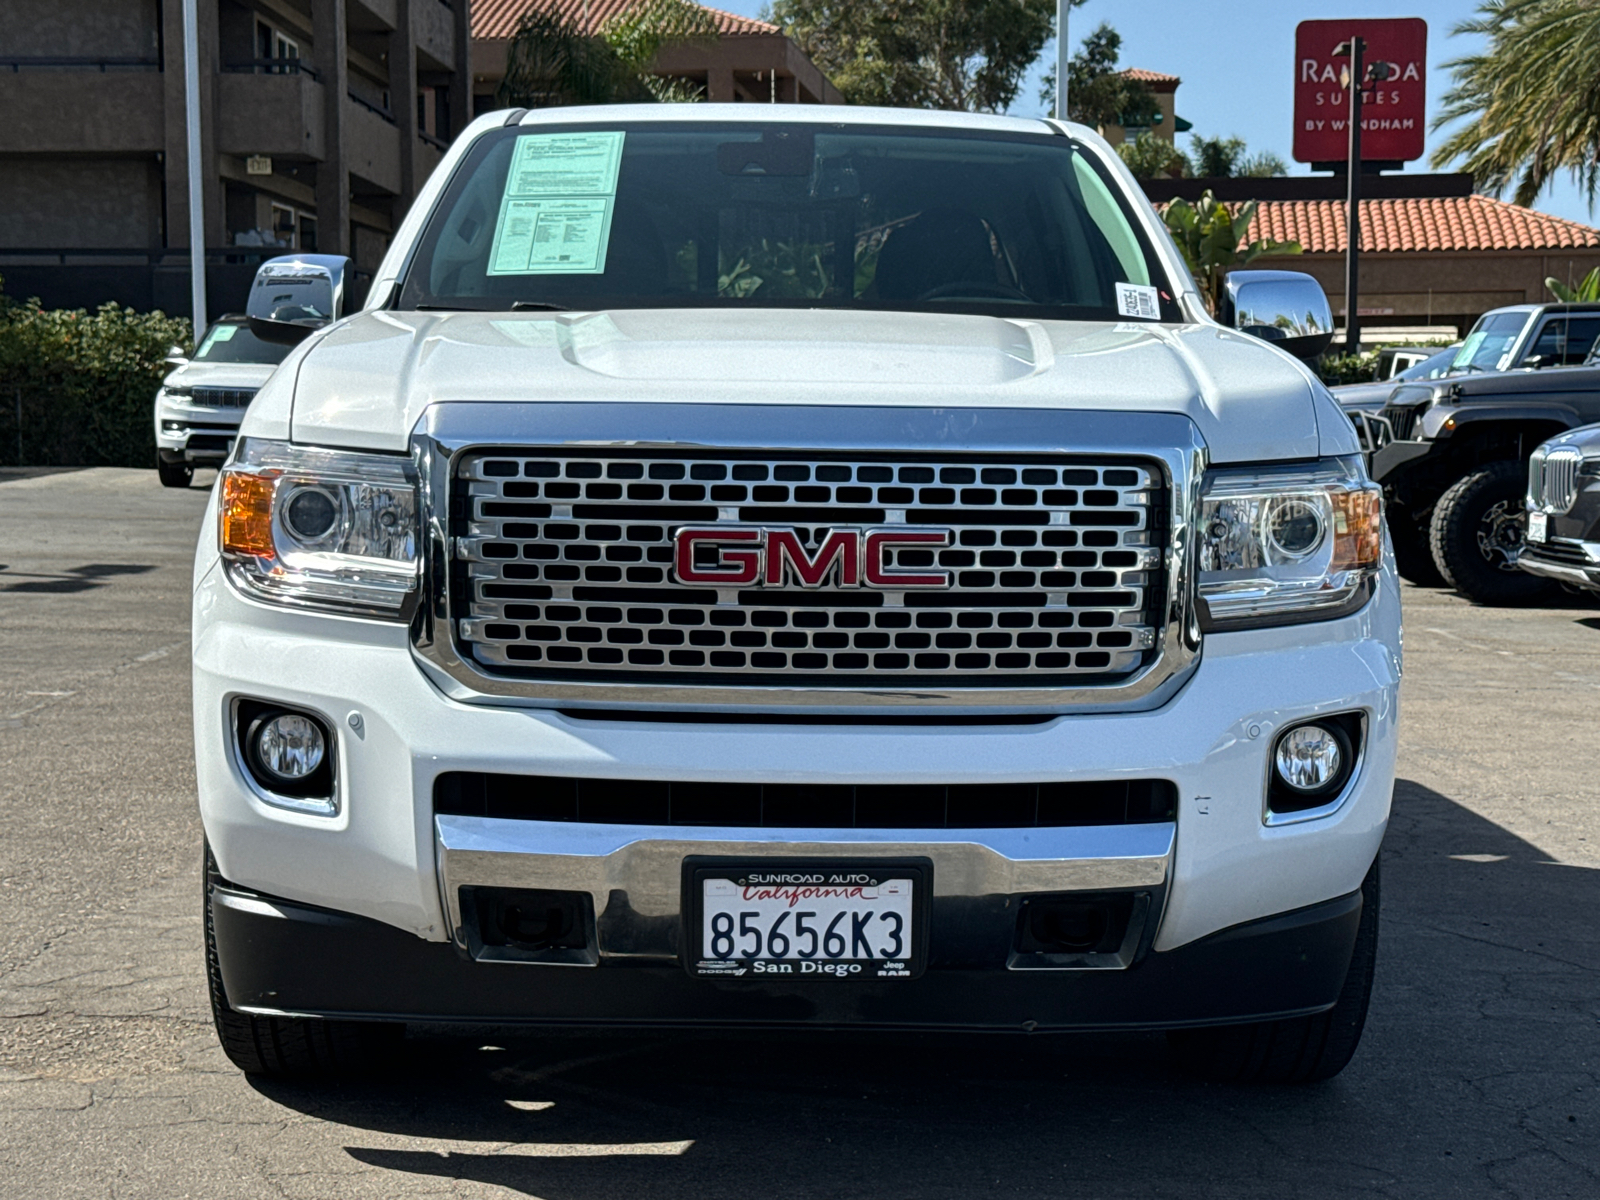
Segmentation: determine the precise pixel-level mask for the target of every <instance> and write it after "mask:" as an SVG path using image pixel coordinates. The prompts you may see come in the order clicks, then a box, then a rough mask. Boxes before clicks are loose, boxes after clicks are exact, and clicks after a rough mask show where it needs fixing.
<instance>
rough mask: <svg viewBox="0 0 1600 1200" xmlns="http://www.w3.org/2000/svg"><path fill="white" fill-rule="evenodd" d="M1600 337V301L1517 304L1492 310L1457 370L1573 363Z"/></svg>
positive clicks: (1459, 357) (1460, 354)
mask: <svg viewBox="0 0 1600 1200" xmlns="http://www.w3.org/2000/svg"><path fill="white" fill-rule="evenodd" d="M1597 337H1600V303H1572V304H1512V305H1509V306H1507V307H1505V308H1496V309H1491V310H1490V311H1489V312H1486V313H1484V314H1483V316H1481V317H1479V318H1478V320H1477V321H1476V322H1475V323H1474V324H1473V326H1472V328H1471V330H1469V331H1468V333H1467V336H1466V338H1465V340H1464V341H1463V342H1462V345H1461V349H1460V350H1459V351H1457V353H1456V358H1455V361H1454V362H1453V363H1451V366H1450V369H1451V372H1452V373H1453V374H1468V373H1475V372H1480V371H1514V370H1517V369H1519V368H1524V367H1525V368H1530V369H1536V368H1540V367H1571V366H1577V365H1578V364H1579V363H1582V362H1583V361H1584V360H1585V359H1587V358H1588V356H1589V351H1590V349H1592V348H1593V346H1594V343H1595V339H1596V338H1597Z"/></svg>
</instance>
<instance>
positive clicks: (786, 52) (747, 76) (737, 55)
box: [472, 0, 844, 112]
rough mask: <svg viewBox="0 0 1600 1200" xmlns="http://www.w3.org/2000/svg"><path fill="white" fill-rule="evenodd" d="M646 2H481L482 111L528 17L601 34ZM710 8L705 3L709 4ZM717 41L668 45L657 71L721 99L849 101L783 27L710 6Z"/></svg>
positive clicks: (491, 102)
mask: <svg viewBox="0 0 1600 1200" xmlns="http://www.w3.org/2000/svg"><path fill="white" fill-rule="evenodd" d="M637 3H638V0H474V3H473V6H472V90H473V102H474V111H476V112H486V111H488V110H489V109H492V108H495V107H497V106H498V105H497V101H496V100H495V90H496V88H498V87H499V85H500V81H501V80H502V79H504V78H505V73H506V50H507V47H508V46H509V45H510V43H511V38H512V36H513V35H514V34H515V33H516V31H517V25H518V24H519V23H520V22H521V20H522V17H523V14H525V13H527V12H529V11H531V10H534V9H538V10H542V11H545V12H549V13H552V14H555V15H557V16H559V17H561V18H562V19H564V20H565V21H567V22H568V23H570V24H571V25H572V26H573V27H574V28H576V29H579V30H583V31H585V32H588V33H597V32H599V31H600V30H602V29H604V28H605V25H606V23H607V22H608V21H611V20H612V19H614V18H615V17H617V16H618V15H619V14H621V13H624V12H626V11H627V10H628V9H630V8H632V7H633V6H634V5H635V4H637ZM702 7H705V6H702ZM706 12H707V14H708V15H709V16H710V18H711V24H712V25H713V27H714V28H715V29H716V37H715V38H707V39H703V40H696V41H692V42H685V43H680V44H678V45H672V46H668V47H667V48H665V49H664V50H663V51H662V52H661V55H660V57H659V58H658V59H657V60H656V63H655V73H656V74H658V75H664V76H670V77H673V78H676V79H687V80H691V81H693V82H695V83H698V84H700V85H701V86H702V87H703V88H704V89H705V98H706V99H707V100H710V101H712V102H714V103H732V102H737V101H748V102H751V103H777V104H843V103H844V97H843V96H841V95H840V94H839V90H838V89H837V88H836V87H834V86H833V84H832V83H831V82H829V80H828V77H827V76H826V75H824V74H823V73H822V71H821V69H820V68H819V67H818V66H817V65H816V64H815V63H814V62H812V61H811V60H810V59H809V58H807V57H806V55H805V53H804V52H803V51H802V50H801V49H800V47H799V46H797V45H795V43H794V42H792V41H791V40H790V39H788V38H787V37H785V36H784V35H783V33H782V32H781V31H780V30H779V29H778V27H777V26H776V25H773V24H771V23H770V22H767V21H757V20H755V19H753V18H751V17H741V16H737V15H735V14H734V13H727V12H723V11H721V10H720V9H716V8H706Z"/></svg>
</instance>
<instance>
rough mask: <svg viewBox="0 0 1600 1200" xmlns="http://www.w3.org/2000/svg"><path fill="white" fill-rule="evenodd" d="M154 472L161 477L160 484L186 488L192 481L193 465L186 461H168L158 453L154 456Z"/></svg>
mask: <svg viewBox="0 0 1600 1200" xmlns="http://www.w3.org/2000/svg"><path fill="white" fill-rule="evenodd" d="M156 474H157V475H159V476H160V477H161V486H162V487H169V488H186V487H188V486H189V485H190V484H191V483H193V482H194V467H193V466H192V465H190V464H189V463H186V462H168V461H167V460H166V459H164V458H162V457H161V456H160V455H159V454H158V455H157V456H156Z"/></svg>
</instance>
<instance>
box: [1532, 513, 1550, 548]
mask: <svg viewBox="0 0 1600 1200" xmlns="http://www.w3.org/2000/svg"><path fill="white" fill-rule="evenodd" d="M1549 536H1550V514H1549V513H1542V512H1531V513H1529V514H1528V540H1529V541H1530V542H1542V541H1544V540H1545V539H1546V538H1547V537H1549Z"/></svg>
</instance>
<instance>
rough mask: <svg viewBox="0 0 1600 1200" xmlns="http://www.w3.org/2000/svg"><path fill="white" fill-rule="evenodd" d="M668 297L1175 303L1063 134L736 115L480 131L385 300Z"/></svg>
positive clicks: (560, 302)
mask: <svg viewBox="0 0 1600 1200" xmlns="http://www.w3.org/2000/svg"><path fill="white" fill-rule="evenodd" d="M674 305H675V306H691V307H713V306H716V307H737V308H754V307H827V308H858V309H895V310H910V311H929V312H950V311H955V312H981V313H994V314H998V315H1004V316H1052V317H1082V318H1098V319H1108V320H1119V319H1128V318H1142V319H1146V320H1167V321H1177V320H1180V319H1181V318H1180V316H1179V312H1178V308H1177V306H1176V304H1175V303H1174V301H1173V297H1172V295H1171V292H1170V284H1168V283H1167V281H1166V280H1165V278H1164V277H1163V276H1162V275H1161V273H1160V268H1159V266H1158V263H1157V260H1156V259H1155V257H1154V255H1153V253H1152V251H1151V249H1150V246H1149V245H1148V244H1147V242H1146V240H1145V238H1144V237H1143V234H1142V232H1141V231H1140V230H1139V228H1138V227H1137V226H1136V225H1135V224H1134V222H1133V219H1132V216H1131V213H1130V212H1129V210H1128V207H1127V204H1126V201H1125V199H1124V198H1123V197H1122V196H1121V194H1120V192H1119V190H1118V187H1117V185H1116V184H1115V183H1114V182H1113V181H1112V180H1111V178H1110V177H1109V176H1107V175H1105V174H1103V173H1102V170H1101V169H1100V167H1099V166H1098V165H1096V163H1095V162H1094V160H1093V158H1092V157H1091V156H1090V155H1089V154H1088V153H1086V152H1085V151H1084V150H1082V149H1081V148H1080V147H1079V146H1078V145H1077V144H1076V143H1074V142H1073V141H1071V140H1070V139H1068V138H1065V137H1061V136H1055V135H1049V134H1040V135H1026V134H1024V135H1017V134H1007V135H1001V134H995V133H993V132H984V133H982V134H968V133H965V132H959V131H936V132H930V131H917V130H906V129H898V128H895V129H889V128H880V127H871V126H859V127H840V126H837V125H834V126H808V125H793V124H784V125H777V124H774V125H754V124H750V123H748V122H737V123H734V122H729V123H726V124H712V123H709V122H698V123H694V124H683V125H679V124H673V125H662V124H639V125H627V126H623V127H619V128H614V129H604V128H599V129H597V128H593V127H588V126H585V127H581V128H566V129H552V128H551V127H548V126H542V127H539V128H536V129H525V130H524V129H508V130H506V131H504V133H503V134H499V135H491V136H488V137H485V138H483V139H481V140H480V141H479V143H478V144H477V145H476V146H475V147H474V148H473V150H472V152H471V153H470V154H469V155H468V157H467V159H466V161H465V162H464V163H463V165H462V168H461V170H459V171H458V172H457V174H456V177H455V178H454V179H453V180H452V181H451V185H450V188H449V189H448V191H447V192H446V194H445V195H444V197H443V198H442V200H441V202H440V204H439V206H438V208H437V209H436V210H435V212H434V213H433V215H432V217H431V219H430V222H429V225H428V228H427V230H426V232H425V234H424V235H423V239H422V242H421V244H420V245H419V247H418V251H417V255H416V258H415V260H414V262H413V264H412V266H411V268H410V271H409V273H408V275H407V278H406V282H405V286H404V288H403V289H402V293H401V297H400V301H399V306H400V307H401V308H446V309H455V308H460V309H481V310H489V311H504V310H508V309H511V308H513V307H522V308H529V309H538V308H572V309H597V308H638V307H663V306H674Z"/></svg>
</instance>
